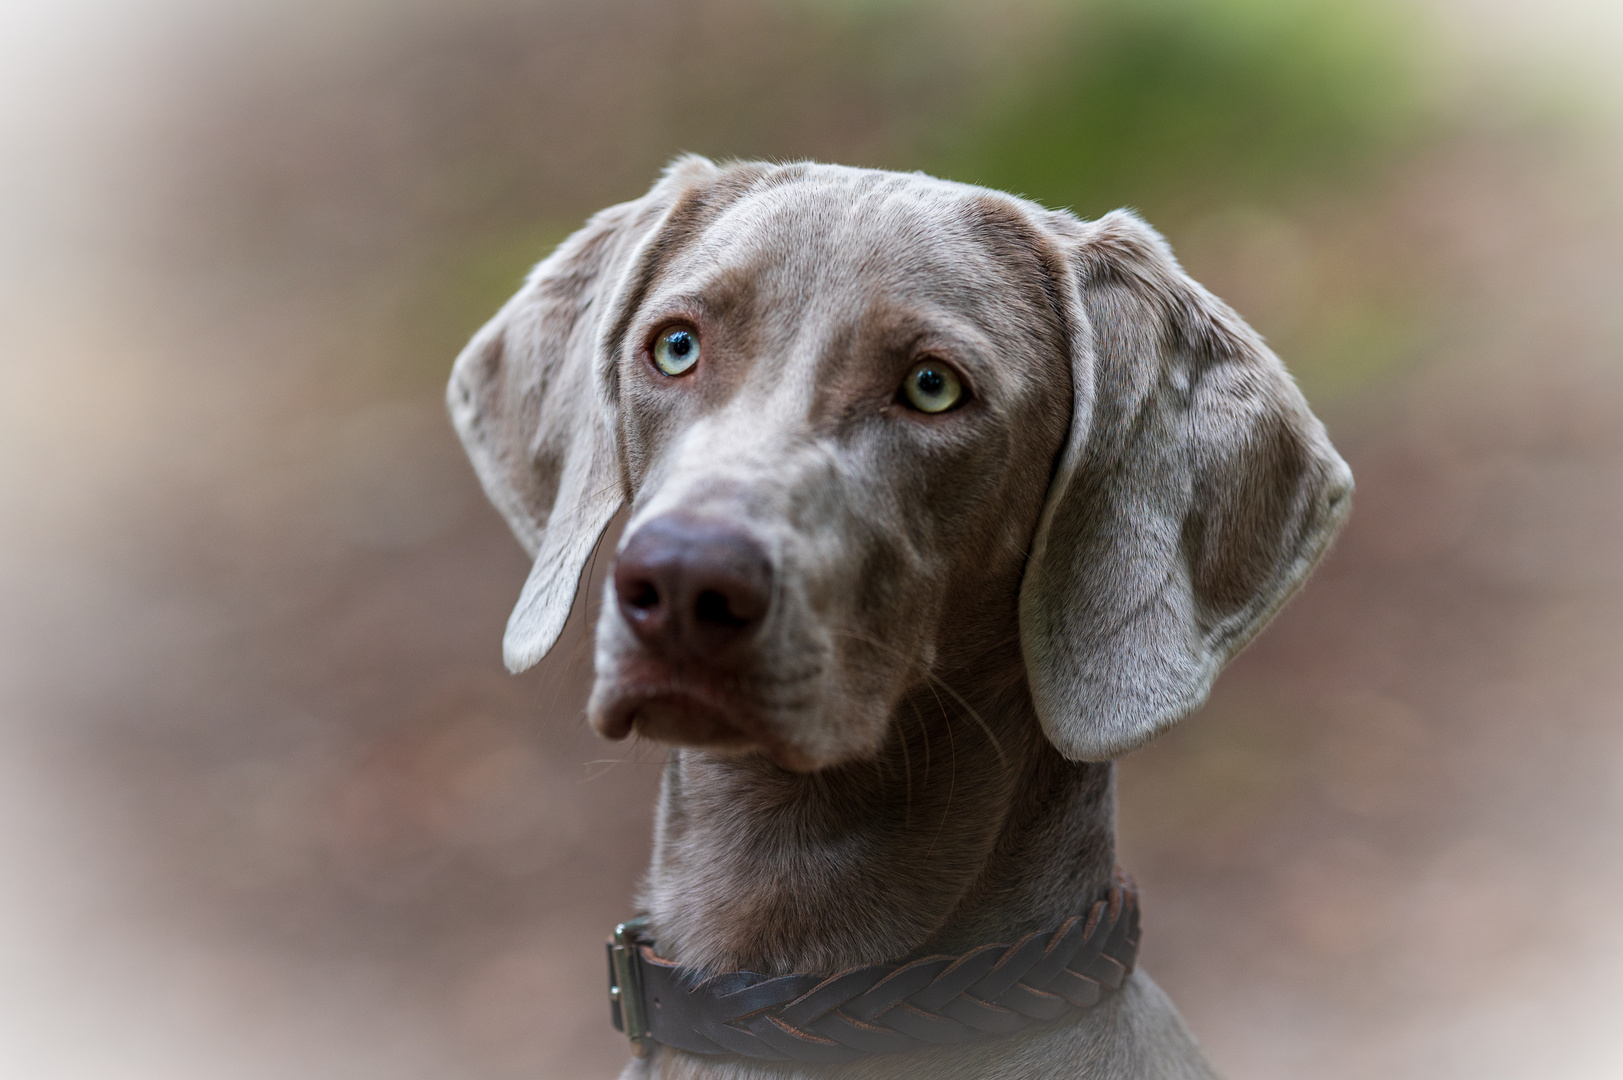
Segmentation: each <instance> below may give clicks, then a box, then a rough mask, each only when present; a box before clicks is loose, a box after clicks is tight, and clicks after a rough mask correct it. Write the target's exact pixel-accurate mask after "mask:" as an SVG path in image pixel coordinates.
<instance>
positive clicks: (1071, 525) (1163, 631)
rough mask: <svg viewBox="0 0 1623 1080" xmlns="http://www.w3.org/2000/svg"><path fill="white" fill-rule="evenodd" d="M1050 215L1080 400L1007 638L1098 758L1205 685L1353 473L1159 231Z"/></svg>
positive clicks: (1178, 710)
mask: <svg viewBox="0 0 1623 1080" xmlns="http://www.w3.org/2000/svg"><path fill="white" fill-rule="evenodd" d="M1055 221H1056V224H1057V227H1058V230H1059V231H1060V232H1061V234H1062V236H1064V237H1066V238H1065V239H1064V240H1063V242H1064V243H1066V244H1068V246H1069V253H1070V262H1071V268H1070V274H1071V281H1070V282H1068V283H1067V289H1066V291H1067V292H1068V293H1069V297H1070V299H1069V301H1068V304H1069V306H1070V307H1071V308H1072V309H1073V311H1074V317H1073V322H1074V324H1075V325H1074V326H1073V328H1072V339H1073V344H1072V352H1073V356H1072V372H1073V382H1074V388H1075V389H1074V394H1075V405H1074V413H1073V416H1072V420H1071V431H1070V435H1069V436H1068V442H1067V445H1066V447H1065V449H1064V451H1063V454H1062V457H1061V459H1060V463H1059V466H1058V468H1057V470H1056V472H1055V475H1054V477H1053V479H1052V481H1051V483H1050V487H1049V492H1048V497H1047V503H1046V505H1045V506H1044V508H1043V513H1042V517H1041V519H1040V521H1039V524H1038V527H1037V534H1036V538H1035V540H1034V543H1033V547H1032V552H1031V556H1030V560H1029V562H1028V564H1027V568H1026V573H1025V578H1024V580H1023V581H1022V582H1021V592H1020V637H1021V647H1022V649H1023V651H1024V654H1025V659H1026V667H1027V671H1028V673H1029V678H1030V682H1031V691H1032V697H1033V699H1034V701H1035V704H1036V708H1037V715H1038V717H1039V718H1040V720H1041V722H1042V726H1043V730H1044V732H1045V733H1046V734H1047V736H1048V738H1049V739H1050V740H1051V741H1052V742H1053V743H1054V745H1055V746H1056V747H1057V748H1058V749H1059V750H1060V752H1061V753H1063V754H1064V755H1065V756H1066V757H1068V758H1071V759H1072V760H1086V761H1099V760H1105V759H1109V758H1113V757H1116V756H1119V755H1121V754H1123V753H1126V752H1127V751H1129V750H1132V749H1134V748H1136V747H1138V746H1140V745H1142V744H1144V743H1145V742H1147V741H1149V740H1150V739H1151V738H1153V737H1154V736H1155V735H1157V734H1158V733H1160V732H1161V731H1163V730H1165V729H1166V728H1168V727H1170V726H1171V725H1172V724H1174V723H1176V722H1177V721H1178V720H1180V719H1182V718H1183V717H1184V716H1185V715H1187V714H1188V713H1190V712H1191V711H1193V710H1194V709H1196V708H1197V707H1199V706H1200V704H1201V703H1202V702H1204V701H1205V699H1206V695H1207V693H1208V692H1209V691H1210V690H1211V686H1212V682H1213V680H1214V679H1216V677H1217V673H1218V671H1219V670H1220V669H1221V668H1222V667H1223V665H1224V664H1225V663H1227V662H1228V660H1229V658H1230V657H1232V656H1233V655H1234V654H1235V653H1236V652H1238V651H1239V650H1240V649H1241V648H1242V647H1243V646H1244V645H1245V644H1246V643H1247V642H1248V641H1250V640H1251V638H1252V637H1253V636H1254V635H1255V634H1256V633H1257V632H1258V631H1259V630H1261V629H1262V627H1263V626H1264V624H1266V623H1267V622H1268V620H1269V619H1270V618H1271V617H1272V616H1273V614H1274V613H1275V612H1276V611H1278V609H1279V607H1280V606H1281V605H1282V604H1283V603H1284V602H1285V601H1286V600H1287V599H1288V598H1289V597H1290V595H1291V594H1292V593H1293V592H1294V591H1295V590H1296V589H1297V587H1298V586H1300V585H1301V584H1302V581H1303V580H1304V579H1305V578H1306V577H1307V575H1308V573H1309V571H1311V570H1312V568H1313V566H1314V564H1315V563H1317V562H1318V560H1319V558H1320V557H1321V556H1322V555H1323V554H1324V552H1325V550H1326V548H1327V547H1328V546H1329V543H1330V540H1331V538H1332V537H1334V535H1335V533H1336V531H1337V530H1338V529H1339V528H1340V526H1341V523H1342V522H1343V520H1344V519H1345V518H1346V516H1347V512H1348V510H1349V509H1350V508H1351V504H1352V499H1351V496H1352V488H1353V483H1352V473H1351V471H1350V470H1349V469H1348V468H1347V465H1346V462H1344V461H1342V459H1341V458H1340V456H1339V455H1337V453H1336V451H1335V448H1334V447H1332V446H1331V445H1330V441H1329V438H1328V437H1327V436H1326V434H1325V431H1324V427H1323V425H1322V424H1320V423H1319V420H1318V418H1317V417H1315V416H1314V415H1313V414H1312V413H1311V412H1310V411H1309V410H1308V407H1307V402H1306V401H1305V400H1304V399H1303V397H1302V394H1301V392H1300V391H1299V390H1298V389H1297V388H1296V384H1295V383H1294V382H1293V381H1292V380H1291V377H1290V375H1289V374H1288V373H1287V372H1286V370H1285V367H1284V365H1283V364H1281V363H1280V362H1279V359H1278V358H1277V357H1275V356H1274V354H1273V353H1272V352H1270V351H1269V350H1268V348H1267V347H1266V346H1265V345H1263V343H1262V341H1261V339H1260V338H1259V337H1258V336H1257V335H1256V333H1255V332H1254V331H1253V330H1252V329H1251V328H1250V327H1249V326H1247V325H1246V324H1245V323H1244V322H1243V321H1242V320H1241V319H1240V317H1239V316H1238V315H1236V314H1235V313H1234V311H1233V310H1232V309H1231V308H1229V307H1228V306H1227V305H1226V304H1224V303H1223V302H1222V301H1220V300H1218V299H1217V298H1216V297H1214V296H1212V295H1211V294H1210V293H1208V292H1207V291H1206V290H1205V289H1203V288H1202V287H1201V286H1200V285H1198V284H1196V283H1195V282H1194V281H1192V280H1190V279H1189V278H1188V277H1187V276H1186V275H1185V274H1184V273H1183V271H1182V269H1181V268H1180V267H1179V266H1178V264H1177V261H1176V260H1175V259H1174V258H1173V256H1172V252H1171V250H1170V249H1169V248H1168V247H1167V245H1166V242H1165V241H1163V240H1162V239H1161V237H1160V235H1159V234H1157V233H1156V232H1155V231H1154V230H1153V229H1151V228H1150V227H1149V226H1148V225H1146V224H1145V223H1144V222H1143V221H1141V220H1140V219H1139V218H1137V217H1136V216H1134V215H1133V214H1130V213H1127V212H1125V211H1117V212H1115V213H1112V214H1109V215H1106V216H1105V217H1104V218H1101V219H1100V220H1099V221H1097V222H1094V223H1091V224H1079V223H1078V222H1076V220H1075V219H1074V218H1070V217H1069V215H1065V216H1064V218H1063V219H1061V218H1059V217H1056V218H1055Z"/></svg>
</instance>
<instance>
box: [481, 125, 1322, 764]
mask: <svg viewBox="0 0 1623 1080" xmlns="http://www.w3.org/2000/svg"><path fill="white" fill-rule="evenodd" d="M449 402H450V408H451V414H452V417H453V420H454V422H455V424H456V427H457V430H458V432H459V433H460V434H461V436H462V439H463V442H464V444H465V445H466V447H467V449H468V453H469V455H470V456H471V458H472V460H473V463H474V466H475V469H476V471H477V472H478V474H479V477H480V479H481V481H482V482H483V484H484V487H485V490H486V491H487V493H488V494H489V495H490V497H491V499H492V501H493V502H494V503H495V504H496V506H497V507H498V508H499V509H500V510H501V511H502V512H503V514H504V516H505V517H506V518H507V520H508V522H509V524H510V525H511V526H512V528H513V530H514V532H515V533H516V534H517V536H518V537H519V539H520V541H521V542H522V543H523V544H524V545H525V547H526V548H527V549H528V550H529V551H530V553H531V554H532V555H533V556H534V557H535V564H534V569H533V570H532V572H531V574H530V577H529V580H528V581H527V582H526V584H525V586H524V590H523V593H522V595H521V596H520V599H519V602H518V606H517V608H516V609H515V610H514V612H513V615H512V618H511V620H510V621H509V623H508V627H507V635H506V639H505V643H504V651H505V654H506V659H507V663H508V666H509V667H511V668H513V669H514V670H522V669H523V668H526V667H528V666H530V665H532V664H534V663H535V662H536V661H537V660H539V659H540V658H541V657H542V656H543V655H544V654H545V653H546V652H547V650H548V649H550V648H551V647H552V645H553V643H554V642H555V641H556V639H557V637H558V634H559V633H560V631H561V630H562V627H563V623H564V620H565V618H566V616H567V614H568V611H569V608H570V605H571V603H572V601H573V598H574V595H575V592H576V589H577V586H578V582H579V580H580V576H581V572H582V568H583V567H584V565H585V563H586V560H587V558H588V556H589V555H590V554H591V551H592V549H593V548H594V546H595V545H596V544H597V542H598V540H599V538H600V537H601V535H602V533H603V531H604V529H605V528H606V527H607V525H608V523H609V521H610V520H611V519H612V518H613V517H614V515H615V514H616V513H617V512H618V511H619V510H620V509H621V508H622V507H623V506H629V517H628V520H627V522H626V527H625V531H624V533H623V535H622V539H621V542H620V546H619V550H618V552H617V553H616V557H615V565H614V569H613V573H612V575H611V576H610V579H609V582H608V586H607V587H608V590H609V596H608V597H607V602H606V603H605V604H604V606H603V609H602V613H601V616H600V618H599V622H598V626H597V645H596V667H597V671H596V682H595V685H594V689H593V693H592V697H591V701H590V704H589V705H588V715H589V717H590V719H591V722H592V724H593V726H594V727H595V728H596V729H597V730H598V731H599V732H601V733H603V734H605V735H607V736H610V737H615V738H618V737H621V736H624V735H626V734H628V733H630V732H632V731H636V732H637V733H639V734H641V735H644V736H647V737H651V738H656V739H660V740H664V741H667V742H673V743H679V744H686V745H698V746H707V747H712V748H714V749H717V750H754V749H760V750H765V751H766V752H767V753H769V754H770V755H771V756H772V757H773V758H774V759H775V760H776V761H777V762H778V763H779V764H780V765H783V766H785V767H788V768H791V769H795V770H811V769H817V768H822V767H826V766H829V765H833V764H836V763H839V762H842V761H847V760H851V759H855V758H860V757H862V756H864V755H867V754H871V753H873V752H874V751H875V750H876V749H877V748H878V746H879V745H880V744H881V743H882V741H883V739H884V738H885V735H886V731H887V728H888V725H889V724H890V722H891V716H892V713H893V710H894V709H895V708H896V706H897V703H898V702H899V701H900V700H901V699H902V697H903V695H905V694H906V693H907V692H908V691H909V690H911V689H913V688H915V687H917V686H918V685H919V684H920V683H921V682H922V681H924V680H927V679H933V678H936V677H937V676H938V674H939V673H942V672H946V673H948V674H949V675H950V672H951V670H952V669H953V668H954V667H955V666H958V665H963V664H967V663H972V662H974V659H975V657H976V656H977V655H979V654H982V653H985V652H987V651H995V650H997V649H999V648H1004V649H1009V650H1011V651H1012V655H1014V656H1015V658H1016V662H1017V664H1019V662H1020V660H1021V658H1023V665H1021V666H1023V673H1024V676H1025V680H1026V682H1027V684H1028V686H1029V692H1030V695H1031V700H1032V702H1033V704H1034V705H1035V709H1036V713H1037V716H1038V718H1039V721H1040V722H1041V724H1042V727H1043V731H1044V733H1045V734H1046V736H1047V737H1048V739H1049V740H1050V741H1051V742H1052V743H1053V744H1054V745H1055V746H1056V747H1057V748H1058V749H1059V750H1060V751H1061V752H1062V753H1063V754H1064V755H1066V756H1067V757H1069V758H1072V759H1075V760H1102V759H1107V758H1110V757H1114V756H1117V755H1119V754H1122V753H1125V752H1126V751H1128V750H1131V749H1133V748H1134V747H1136V746H1138V745H1141V744H1142V743H1144V742H1146V741H1147V740H1149V739H1150V738H1152V737H1153V736H1154V735H1155V734H1156V733H1158V732H1159V731H1161V730H1163V729H1164V728H1166V727H1167V726H1169V725H1171V724H1173V723H1175V722H1176V721H1177V720H1178V719H1180V718H1181V717H1183V716H1184V715H1185V714H1187V713H1188V712H1189V711H1191V710H1192V709H1194V708H1195V707H1197V706H1198V705H1199V704H1200V703H1201V702H1202V701H1203V700H1204V698H1205V696H1206V694H1207V692H1208V691H1209V689H1210V687H1211V684H1212V681H1213V680H1214V679H1215V678H1216V676H1217V673H1218V671H1219V669H1220V668H1221V667H1222V666H1223V664H1224V663H1225V662H1227V660H1228V659H1229V658H1230V657H1231V656H1233V655H1234V653H1235V652H1237V651H1238V650H1239V649H1240V648H1241V647H1242V646H1243V645H1245V643H1246V642H1247V641H1248V640H1250V638H1251V637H1252V636H1253V635H1254V634H1256V633H1257V631H1258V630H1260V629H1261V628H1262V626H1263V625H1264V624H1265V623H1266V622H1267V621H1268V619H1269V618H1270V617H1271V616H1272V615H1273V613H1274V612H1275V611H1277V610H1278V608H1279V606H1280V605H1281V604H1282V603H1284V601H1285V600H1286V599H1287V598H1288V597H1289V596H1290V594H1291V593H1292V592H1294V591H1295V589H1296V588H1297V587H1298V586H1299V585H1300V584H1301V582H1302V581H1303V580H1304V578H1305V577H1306V576H1307V574H1308V572H1309V571H1310V570H1311V569H1312V567H1313V565H1314V563H1315V562H1316V561H1317V560H1318V559H1319V557H1320V556H1321V555H1322V554H1323V552H1324V551H1325V549H1326V547H1327V546H1328V544H1329V542H1330V540H1331V538H1332V537H1333V535H1334V534H1335V532H1336V530H1337V528H1338V527H1339V526H1340V524H1341V522H1342V520H1343V519H1344V517H1345V515H1346V512H1347V510H1348V508H1349V506H1350V495H1351V491H1352V477H1351V474H1350V472H1349V471H1348V469H1347V466H1346V464H1345V463H1344V462H1343V461H1342V460H1341V458H1340V457H1339V456H1337V454H1336V452H1335V450H1334V449H1333V448H1332V447H1331V445H1330V443H1329V441H1328V439H1327V437H1326V435H1325V433H1324V429H1323V427H1322V425H1321V424H1320V423H1319V422H1318V420H1317V419H1316V418H1315V417H1314V416H1313V415H1312V413H1311V412H1309V410H1308V408H1307V405H1306V402H1305V401H1304V400H1303V399H1302V396H1301V394H1300V392H1299V391H1298V390H1297V389H1296V387H1295V385H1294V383H1293V382H1292V381H1291V379H1290V377H1289V375H1288V374H1287V373H1286V371H1285V369H1284V367H1283V366H1282V365H1281V364H1280V362H1279V361H1278V359H1277V358H1275V357H1274V356H1273V354H1272V353H1270V352H1269V351H1268V350H1267V348H1266V347H1265V346H1264V345H1263V344H1262V342H1261V341H1260V339H1259V338H1258V337H1257V336H1256V334H1255V333H1254V332H1252V330H1251V329H1250V328H1249V327H1248V326H1246V325H1245V323H1244V322H1243V321H1241V320H1240V318H1239V317H1238V316H1237V315H1236V314H1235V313H1234V312H1233V311H1232V310H1231V309H1230V308H1228V307H1227V306H1226V305H1224V304H1223V303H1222V302H1221V301H1219V300H1217V299H1216V298H1215V297H1213V296H1212V295H1211V294H1210V293H1208V292H1206V291H1205V290H1204V289H1203V288H1201V287H1200V286H1199V285H1197V284H1196V283H1195V282H1193V281H1191V280H1190V279H1189V278H1188V277H1187V276H1186V275H1185V274H1184V273H1183V272H1182V270H1181V269H1180V268H1179V267H1178V264H1177V262H1176V261H1175V260H1174V259H1173V257H1172V254H1171V252H1170V251H1169V250H1168V248H1167V246H1166V244H1165V243H1164V242H1163V241H1162V240H1161V238H1160V236H1159V235H1157V234H1156V233H1155V232H1154V231H1153V230H1152V229H1150V228H1149V226H1147V225H1145V224H1144V223H1143V222H1142V221H1140V220H1139V219H1138V218H1136V217H1134V216H1133V215H1131V214H1128V213H1124V212H1116V213H1113V214H1109V215H1107V216H1105V217H1104V218H1102V219H1100V220H1098V221H1094V222H1083V221H1080V220H1078V219H1077V218H1075V217H1074V216H1072V215H1070V214H1068V213H1060V212H1053V211H1048V210H1045V209H1043V208H1041V207H1039V206H1037V205H1035V204H1032V203H1030V202H1026V201H1024V200H1020V199H1016V198H1013V197H1011V196H1007V195H1003V194H1000V193H997V192H992V191H987V190H985V189H981V188H975V187H969V186H965V185H961V184H954V183H948V182H944V181H939V180H934V179H931V178H928V177H925V176H922V175H918V174H912V175H902V174H896V173H886V172H876V171H869V170H857V169H846V168H840V167H835V166H823V165H806V164H800V165H784V166H779V165H763V164H734V165H728V166H724V167H718V166H715V165H713V164H711V163H710V162H708V161H705V160H704V159H702V158H694V157H689V158H683V159H680V160H679V161H677V162H676V163H675V164H674V165H672V166H671V168H670V169H669V170H667V172H666V174H665V175H664V177H663V178H662V179H661V180H660V181H659V182H658V183H656V184H655V185H654V187H653V189H652V190H651V191H649V193H648V194H647V195H645V196H644V197H642V198H641V199H638V200H636V201H634V202H630V203H625V204H622V205H619V206H615V207H612V208H610V209H608V210H605V211H603V212H602V213H600V214H598V215H597V216H596V217H594V218H593V219H592V220H591V221H590V222H589V223H588V224H587V225H586V226H585V227H584V228H583V229H581V230H580V231H579V232H578V233H576V234H575V235H574V236H572V237H571V238H570V239H569V240H567V241H565V242H564V244H563V245H561V246H560V247H559V249H558V250H557V251H556V252H555V253H554V254H553V255H552V256H551V257H550V258H548V259H547V260H546V261H544V262H543V263H541V264H540V265H539V266H538V267H536V269H535V270H534V272H533V273H532V274H531V275H530V277H529V279H528V281H527V282H526V284H525V285H524V287H523V289H522V290H521V291H520V292H519V293H518V294H517V295H516V296H515V297H514V298H513V299H512V300H511V301H509V302H508V304H507V305H506V306H505V307H503V308H502V310H501V311H500V312H499V313H498V314H497V315H496V317H495V318H494V319H492V320H491V322H490V323H489V324H488V325H486V326H485V327H484V328H483V329H482V330H481V331H480V332H479V333H478V334H477V335H476V336H475V338H474V340H473V341H472V342H471V343H470V344H469V346H468V347H467V349H466V350H465V351H464V352H463V354H462V355H461V356H460V357H459V358H458V360H457V363H456V366H455V369H454V372H453V375H452V379H451V386H450V391H449ZM947 681H948V682H949V684H950V679H949V680H947Z"/></svg>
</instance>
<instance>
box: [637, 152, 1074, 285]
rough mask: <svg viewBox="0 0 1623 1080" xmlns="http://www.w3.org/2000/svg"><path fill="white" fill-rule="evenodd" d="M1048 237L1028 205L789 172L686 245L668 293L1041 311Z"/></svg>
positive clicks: (848, 176) (927, 186) (905, 180)
mask: <svg viewBox="0 0 1623 1080" xmlns="http://www.w3.org/2000/svg"><path fill="white" fill-rule="evenodd" d="M1040 244H1041V239H1040V236H1039V234H1038V231H1037V228H1036V227H1035V226H1034V225H1033V224H1032V220H1031V218H1030V217H1029V216H1028V215H1027V214H1026V212H1025V210H1024V208H1023V207H1022V206H1021V205H1020V203H1019V202H1018V201H1017V200H1015V199H1013V198H1012V197H1010V196H1007V195H1003V194H1001V193H998V192H992V191H989V190H986V189H983V188H976V187H971V186H968V185H964V184H956V183H952V182H950V181H942V180H937V179H934V178H932V177H927V176H922V175H919V174H905V173H890V172H880V171H876V170H862V169H848V168H842V167H838V166H809V167H785V168H784V169H783V170H781V171H780V172H779V173H774V174H769V175H768V176H767V177H766V178H764V179H763V180H762V181H760V182H758V183H757V184H754V185H752V186H750V187H749V188H748V189H746V190H745V191H743V192H742V193H740V194H739V195H738V196H737V197H736V198H734V199H732V200H731V201H730V202H729V203H728V204H727V205H726V206H725V207H724V208H722V209H721V210H720V212H719V213H717V214H716V215H715V216H714V217H713V218H711V219H710V220H709V221H707V222H706V223H705V224H704V225H703V226H701V227H700V228H699V229H697V230H696V231H695V233H694V234H693V235H692V236H691V237H690V238H689V240H688V242H687V243H685V244H682V245H679V246H678V247H677V249H676V250H675V251H673V253H672V257H671V258H670V261H669V262H668V264H667V274H666V275H664V276H665V277H666V284H667V285H669V286H672V287H674V288H675V289H678V290H682V289H686V290H691V291H695V292H706V291H720V292H729V291H730V292H739V291H747V292H750V293H753V294H755V295H757V296H758V297H762V298H770V299H771V300H772V301H773V302H776V303H782V302H784V301H785V300H789V301H801V302H805V303H808V304H815V303H818V302H821V303H824V304H826V305H840V306H841V307H842V308H844V309H845V310H847V311H849V310H850V307H849V305H850V304H852V303H853V302H861V301H869V302H871V301H874V300H881V299H887V300H891V301H898V302H907V301H914V302H920V303H931V302H933V303H935V304H939V305H942V306H946V307H950V308H951V309H953V310H956V311H960V312H962V313H965V314H969V313H971V312H972V311H973V310H974V309H976V308H982V307H984V308H988V309H995V308H996V307H997V306H999V305H1003V304H1007V303H1009V302H1011V301H1017V300H1020V299H1025V300H1028V301H1036V300H1040V298H1041V297H1040V292H1041V290H1038V294H1037V295H1034V294H1033V292H1032V290H1031V288H1030V286H1031V285H1032V284H1033V281H1032V278H1033V275H1035V274H1038V273H1040V272H1041V270H1042V267H1041V260H1040V258H1039V257H1037V254H1036V248H1037V247H1039V246H1040Z"/></svg>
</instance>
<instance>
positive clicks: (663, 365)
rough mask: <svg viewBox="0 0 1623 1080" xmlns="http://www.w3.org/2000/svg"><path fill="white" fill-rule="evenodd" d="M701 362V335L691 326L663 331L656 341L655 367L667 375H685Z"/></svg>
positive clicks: (675, 327)
mask: <svg viewBox="0 0 1623 1080" xmlns="http://www.w3.org/2000/svg"><path fill="white" fill-rule="evenodd" d="M698 362H699V333H698V331H696V330H694V329H693V328H692V327H689V326H673V327H671V328H670V329H668V330H662V331H661V332H660V335H659V337H657V338H655V339H654V366H655V367H657V368H659V370H661V371H663V372H664V373H665V374H667V375H685V374H687V372H689V371H691V370H692V369H693V365H694V364H697V363H698Z"/></svg>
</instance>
